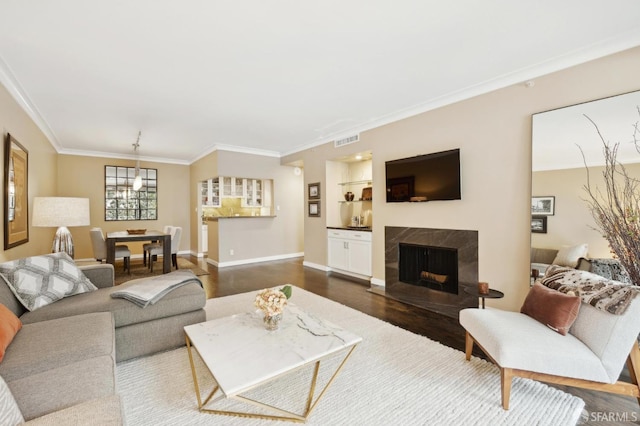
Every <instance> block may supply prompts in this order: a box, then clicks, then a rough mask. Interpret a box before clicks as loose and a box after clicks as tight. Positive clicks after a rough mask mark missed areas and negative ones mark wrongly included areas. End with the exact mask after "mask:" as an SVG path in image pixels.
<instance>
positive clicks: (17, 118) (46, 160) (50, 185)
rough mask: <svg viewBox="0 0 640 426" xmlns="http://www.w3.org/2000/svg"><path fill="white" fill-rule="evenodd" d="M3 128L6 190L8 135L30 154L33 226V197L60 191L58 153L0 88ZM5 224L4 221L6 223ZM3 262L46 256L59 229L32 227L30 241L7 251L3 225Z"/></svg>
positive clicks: (0, 248)
mask: <svg viewBox="0 0 640 426" xmlns="http://www.w3.org/2000/svg"><path fill="white" fill-rule="evenodd" d="M0 127H1V128H2V149H1V150H0V152H1V153H0V156H1V157H2V162H1V163H0V164H2V173H0V175H1V177H0V179H1V180H2V188H4V185H5V182H4V147H5V138H6V136H7V133H10V134H11V135H12V136H13V137H14V138H15V139H16V140H17V141H18V142H19V143H20V144H21V145H22V146H24V147H25V148H26V150H27V151H28V152H29V164H28V174H29V186H28V189H27V191H28V197H29V203H28V204H29V205H28V208H29V223H31V213H32V211H33V198H34V197H38V196H49V195H56V189H57V175H56V170H57V164H58V161H57V157H58V155H57V153H56V151H55V150H54V148H53V146H51V144H50V143H49V140H48V139H47V137H46V136H45V135H44V134H43V133H42V132H41V131H40V129H39V128H38V126H36V124H35V123H34V122H33V120H31V118H30V117H29V116H28V115H27V113H26V112H24V110H23V109H22V108H21V107H20V106H19V105H18V104H17V103H16V102H15V100H14V99H13V97H12V96H11V95H10V94H9V93H8V92H7V90H6V89H5V88H4V86H2V85H0ZM0 193H2V194H3V195H2V197H1V198H2V201H0V203H1V204H2V212H3V213H2V217H3V220H4V217H5V214H4V211H5V210H4V209H5V206H4V190H3V191H0ZM3 223H4V222H3ZM0 234H2V237H0V261H7V260H13V259H18V258H21V257H25V256H31V255H34V254H44V253H48V252H50V251H51V243H52V241H53V235H54V234H55V229H50V228H34V227H30V228H29V242H28V243H25V244H22V245H19V246H16V247H13V248H11V249H9V250H3V248H4V225H2V226H0Z"/></svg>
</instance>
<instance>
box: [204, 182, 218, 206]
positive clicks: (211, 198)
mask: <svg viewBox="0 0 640 426" xmlns="http://www.w3.org/2000/svg"><path fill="white" fill-rule="evenodd" d="M201 191H202V194H201V196H202V205H203V206H211V207H220V179H219V178H212V179H207V180H205V181H204V182H202V189H201Z"/></svg>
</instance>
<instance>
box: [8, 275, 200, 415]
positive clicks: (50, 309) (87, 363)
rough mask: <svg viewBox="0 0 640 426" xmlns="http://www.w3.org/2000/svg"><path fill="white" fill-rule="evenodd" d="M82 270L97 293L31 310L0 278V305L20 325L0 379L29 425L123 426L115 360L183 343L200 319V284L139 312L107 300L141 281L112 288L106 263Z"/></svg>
mask: <svg viewBox="0 0 640 426" xmlns="http://www.w3.org/2000/svg"><path fill="white" fill-rule="evenodd" d="M80 269H81V270H82V271H83V272H84V274H85V275H86V276H87V278H89V280H90V281H91V282H92V283H93V284H94V285H95V286H96V287H98V290H94V291H91V292H88V293H82V294H77V295H74V296H70V297H66V298H63V299H61V300H58V301H56V302H53V303H51V304H49V305H46V306H43V307H40V308H38V309H35V310H33V311H30V312H29V311H27V310H26V309H25V308H24V307H23V306H22V304H21V303H20V301H19V300H18V299H17V298H16V297H15V295H14V294H13V292H12V291H11V289H10V288H9V286H8V284H7V283H6V282H5V281H4V279H0V303H1V304H3V305H5V306H6V307H7V308H9V310H11V311H12V312H13V313H14V314H15V315H16V316H18V317H19V318H20V320H21V321H22V324H23V325H22V329H21V330H20V331H18V333H17V334H16V335H15V337H14V339H13V341H12V342H11V343H10V344H9V346H8V347H7V349H6V352H5V355H4V359H3V360H2V362H0V377H2V378H3V379H4V381H5V382H6V384H7V386H8V388H9V390H10V391H11V393H12V394H13V397H14V398H15V400H16V402H17V405H18V407H19V409H20V411H21V412H22V415H23V417H24V418H25V420H27V421H28V422H27V423H28V424H32V423H33V424H36V425H37V424H41V425H49V424H51V425H54V424H55V425H65V424H66V425H74V424H78V425H79V424H92V425H93V424H124V423H125V422H124V418H123V416H122V409H121V401H120V398H119V396H118V395H117V393H116V381H115V377H116V376H115V373H116V362H119V361H123V360H126V359H130V358H134V357H138V356H142V355H148V354H151V353H154V352H159V351H162V350H167V349H172V348H175V347H178V346H181V345H184V343H185V340H184V331H183V327H184V326H185V325H189V324H194V323H198V322H203V321H205V311H204V309H203V308H204V305H205V302H206V295H205V291H204V290H203V289H202V287H201V285H200V283H199V281H198V280H197V279H194V280H193V282H189V283H187V284H185V285H183V286H181V287H179V288H176V289H174V290H172V291H171V292H169V293H168V294H166V295H165V296H164V297H163V298H162V299H160V300H159V301H158V302H157V303H155V304H153V305H149V306H147V307H145V308H140V307H138V306H136V305H135V304H134V303H132V302H130V301H128V300H124V299H119V298H111V293H112V292H114V291H116V290H123V289H126V288H127V287H130V286H132V285H134V284H136V282H139V280H133V281H129V282H126V283H124V284H121V285H119V286H117V287H114V280H113V278H114V271H113V267H112V266H111V265H109V264H107V265H91V266H85V267H80ZM194 278H195V277H194Z"/></svg>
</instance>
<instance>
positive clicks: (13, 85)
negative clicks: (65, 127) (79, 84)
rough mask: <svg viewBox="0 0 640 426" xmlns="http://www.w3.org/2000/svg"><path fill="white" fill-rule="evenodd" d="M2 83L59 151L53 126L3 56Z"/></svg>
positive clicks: (1, 66) (0, 78) (0, 79)
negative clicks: (43, 115) (41, 112)
mask: <svg viewBox="0 0 640 426" xmlns="http://www.w3.org/2000/svg"><path fill="white" fill-rule="evenodd" d="M0 83H2V85H3V86H4V87H5V88H6V89H7V91H8V92H9V93H10V94H11V96H12V97H13V99H15V100H16V102H17V103H18V105H20V106H21V107H22V109H23V110H24V111H25V112H26V113H27V115H28V116H29V117H30V118H31V119H32V120H33V122H34V123H35V124H36V126H38V128H39V129H40V130H41V131H42V133H44V135H45V136H46V137H47V139H49V142H50V143H51V145H53V147H54V149H55V150H56V151H59V150H60V148H61V146H60V143H59V142H58V138H57V137H56V134H55V133H54V132H53V130H52V129H51V126H49V123H47V120H45V119H44V118H43V117H42V114H40V111H38V108H37V107H36V106H35V104H34V103H33V102H32V101H31V99H30V98H29V95H27V92H26V91H25V90H24V88H23V87H22V85H20V82H19V81H18V79H17V78H16V77H15V75H14V74H13V72H12V71H11V68H10V67H9V65H8V64H7V63H6V61H5V60H4V58H3V57H2V55H0Z"/></svg>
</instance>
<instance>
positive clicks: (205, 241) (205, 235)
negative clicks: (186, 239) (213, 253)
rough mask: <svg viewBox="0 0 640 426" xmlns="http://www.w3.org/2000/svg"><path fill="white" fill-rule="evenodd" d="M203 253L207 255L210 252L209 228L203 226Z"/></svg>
mask: <svg viewBox="0 0 640 426" xmlns="http://www.w3.org/2000/svg"><path fill="white" fill-rule="evenodd" d="M201 237H202V252H203V253H206V252H208V251H209V226H207V225H202V234H201Z"/></svg>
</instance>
